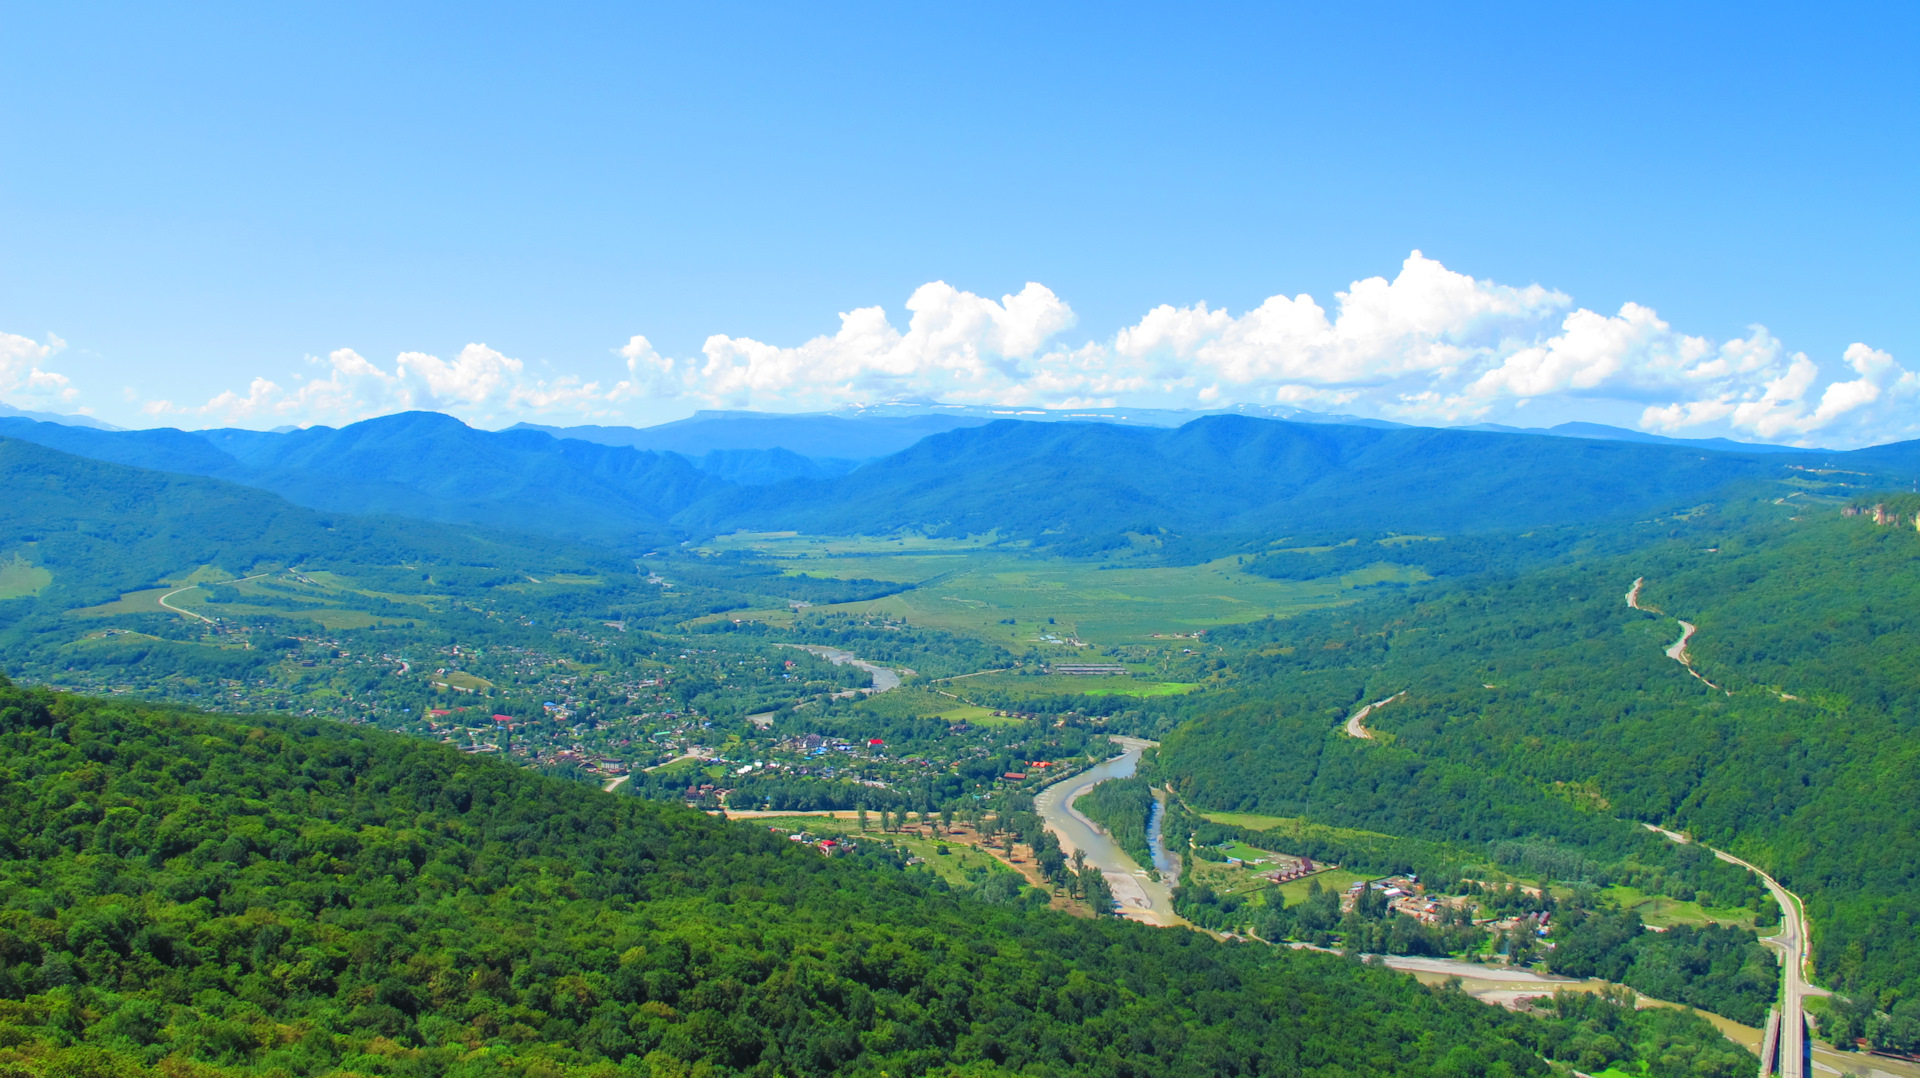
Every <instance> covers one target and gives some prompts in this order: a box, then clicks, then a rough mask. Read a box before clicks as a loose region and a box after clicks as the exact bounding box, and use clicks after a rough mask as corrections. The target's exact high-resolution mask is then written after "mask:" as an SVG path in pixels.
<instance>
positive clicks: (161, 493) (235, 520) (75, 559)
mask: <svg viewBox="0 0 1920 1078" xmlns="http://www.w3.org/2000/svg"><path fill="white" fill-rule="evenodd" d="M0 490H4V491H5V492H6V497H5V498H4V499H0V556H5V557H14V558H19V559H22V560H24V561H25V562H28V563H30V564H31V565H32V566H33V567H35V568H38V569H42V570H45V571H46V572H47V573H49V574H51V579H50V580H49V581H48V582H47V584H46V585H45V586H44V587H43V588H41V589H39V590H38V591H36V592H34V593H33V598H34V599H36V600H38V601H39V602H38V605H39V606H41V607H42V608H45V609H51V610H61V609H67V608H70V607H75V606H86V605H89V604H93V603H102V602H108V601H111V600H113V599H116V598H118V597H119V596H120V594H121V593H122V592H125V591H130V590H134V589H138V588H144V587H152V586H154V585H156V584H159V583H161V582H162V581H163V580H164V579H166V578H168V577H169V575H170V574H174V573H181V572H191V571H192V570H193V569H195V568H197V567H199V566H220V567H223V568H224V569H226V570H227V571H229V572H231V573H233V574H235V575H240V574H243V573H244V572H246V571H247V570H249V569H251V568H252V567H253V566H254V565H256V564H260V563H269V564H272V565H276V566H280V565H302V564H306V565H310V566H313V567H315V568H319V567H323V566H325V565H329V564H340V563H355V564H379V565H398V564H401V563H406V562H428V563H435V564H456V565H457V564H467V565H505V566H509V567H512V566H518V565H541V566H546V565H551V564H554V562H555V560H556V559H558V560H559V561H560V562H562V563H564V564H569V565H572V566H576V567H598V568H605V567H609V566H618V567H620V568H622V569H625V568H626V567H627V566H626V564H625V563H624V562H623V561H622V560H621V559H619V558H617V557H614V556H613V555H609V554H607V553H605V552H603V551H600V550H596V549H591V548H584V547H572V546H568V545H567V544H565V543H562V542H558V541H555V540H550V539H542V538H539V537H530V536H521V535H514V536H507V535H502V534H498V533H494V534H488V533H485V532H480V531H474V530H460V529H449V528H444V527H437V526H434V525H431V524H426V523H422V522H420V521H417V520H408V519H403V518H365V517H355V516H350V515H346V514H337V513H322V512H316V511H315V510H312V509H306V508H302V507H301V506H298V505H294V504H291V503H289V502H288V501H286V500H285V499H283V498H280V497H278V496H276V495H274V494H270V493H267V492H266V491H262V490H255V489H252V488H250V487H245V486H240V485H237V484H234V483H227V482H221V481H219V480H213V479H201V478H196V477H193V476H185V475H176V474H169V473H166V472H158V471H147V470H144V469H139V468H129V467H122V466H120V465H116V464H109V463H105V462H102V461H97V460H88V459H85V458H83V457H78V456H73V455H70V454H67V453H60V452H55V451H53V450H50V449H47V448H44V447H42V446H38V445H33V444H30V443H27V442H20V441H14V440H12V439H4V438H0ZM13 598H14V599H15V602H14V603H12V604H8V605H9V606H11V607H12V608H13V609H12V613H13V614H14V616H18V615H19V614H20V613H21V607H20V605H19V600H20V599H21V598H24V597H23V596H19V595H16V596H14V597H13Z"/></svg>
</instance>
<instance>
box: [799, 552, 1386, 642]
mask: <svg viewBox="0 0 1920 1078" xmlns="http://www.w3.org/2000/svg"><path fill="white" fill-rule="evenodd" d="M884 560H885V559H874V561H875V563H876V571H874V572H872V573H871V574H870V575H872V576H875V577H878V578H883V579H897V578H898V577H897V576H894V575H892V574H888V573H887V572H885V571H884V570H881V569H880V568H879V564H880V563H882V562H884ZM1406 573H1407V570H1404V569H1399V570H1390V569H1386V568H1379V569H1369V570H1365V571H1363V572H1359V573H1354V574H1351V575H1350V576H1347V577H1343V578H1338V579H1328V580H1315V581H1305V582H1300V581H1281V580H1269V579H1266V578H1265V577H1257V576H1251V575H1249V574H1247V573H1243V572H1241V571H1240V569H1239V567H1238V565H1237V564H1235V561H1234V560H1233V559H1222V560H1220V561H1215V562H1209V563H1206V564H1203V565H1187V566H1173V567H1155V568H1131V567H1121V568H1111V567H1106V566H1103V565H1100V564H1098V563H1090V562H1069V561H1043V560H1037V559H1015V558H1009V557H1007V556H1004V555H997V556H986V557H983V558H981V559H979V560H978V562H977V563H976V564H972V565H969V566H967V567H965V568H960V569H956V570H955V571H953V572H951V573H948V574H946V575H944V576H939V577H935V578H932V579H930V580H929V581H928V582H927V583H925V584H924V585H923V586H921V587H919V588H917V589H915V590H913V591H910V592H904V593H902V594H899V595H890V596H887V597H886V598H884V599H875V600H872V601H870V602H866V603H850V604H847V605H846V606H845V607H841V608H830V609H846V610H850V611H863V612H865V611H870V612H874V613H885V614H891V615H893V616H896V617H901V618H905V619H906V620H907V621H909V622H912V623H913V624H916V625H926V626H930V627H933V628H938V629H946V630H948V631H950V632H962V633H967V634H969V635H972V636H975V637H979V638H982V639H988V640H996V641H1001V642H1005V643H1008V644H1012V645H1016V646H1026V645H1032V644H1038V645H1043V646H1044V645H1054V646H1057V647H1060V648H1062V649H1063V650H1064V649H1067V648H1071V647H1073V646H1074V645H1075V644H1085V645H1092V646H1101V645H1111V644H1122V643H1144V642H1146V641H1150V640H1154V639H1165V638H1167V637H1170V636H1174V635H1180V634H1190V633H1193V632H1195V631H1199V630H1205V629H1210V628H1214V627H1216V626H1220V625H1231V624H1237V623H1240V622H1246V621H1254V620H1257V619H1259V618H1263V617H1266V616H1267V615H1269V614H1274V615H1284V614H1292V613H1297V612H1299V611H1302V610H1310V609H1313V608H1316V607H1322V606H1328V605H1332V604H1334V603H1338V602H1341V601H1344V599H1345V598H1346V596H1347V593H1348V592H1350V591H1351V590H1352V588H1354V587H1356V586H1360V585H1366V584H1374V583H1379V582H1382V581H1389V580H1396V579H1399V578H1400V577H1401V576H1404V575H1405V574H1406ZM1396 574H1398V575H1396ZM1406 579H1407V580H1408V581H1411V579H1412V578H1411V577H1406Z"/></svg>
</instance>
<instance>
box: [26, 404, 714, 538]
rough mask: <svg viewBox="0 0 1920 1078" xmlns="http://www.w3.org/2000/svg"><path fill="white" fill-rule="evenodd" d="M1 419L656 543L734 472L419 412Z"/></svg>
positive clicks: (436, 516) (183, 467) (494, 522)
mask: <svg viewBox="0 0 1920 1078" xmlns="http://www.w3.org/2000/svg"><path fill="white" fill-rule="evenodd" d="M0 433H5V434H8V435H11V436H13V437H18V438H22V439H25V440H28V441H34V442H39V443H41V444H43V445H47V446H50V447H52V448H56V449H60V450H62V451H65V452H69V453H75V454H78V455H81V456H88V457H92V458H94V459H96V460H105V461H111V462H114V463H118V464H128V465H133V466H135V467H142V468H151V469H155V470H159V471H171V472H183V473H186V474H190V475H201V476H209V477H213V478H220V479H227V480H230V481H232V482H237V483H244V484H246V485H249V486H254V487H260V488H262V489H265V490H270V491H273V492H274V493H276V494H279V495H281V496H282V497H284V498H286V499H288V500H289V501H292V502H294V503H296V504H299V505H303V506H306V507H308V508H311V509H320V510H324V511H328V512H336V513H357V514H390V515H396V516H407V517H413V518H416V519H423V520H435V521H446V522H457V523H466V524H483V525H489V526H493V527H504V528H512V529H514V530H517V531H525V532H538V533H542V534H546V535H556V536H563V537H568V538H585V539H592V540H594V541H597V542H603V543H612V544H615V545H619V546H622V547H626V548H637V549H640V550H644V549H646V548H648V547H650V546H652V545H655V544H657V543H659V542H662V541H664V540H665V538H666V536H667V533H668V531H669V528H668V525H667V523H666V521H667V519H668V518H669V517H671V516H672V515H673V514H674V513H675V512H677V511H679V510H680V509H682V508H684V507H685V506H687V505H689V504H691V503H692V502H693V501H694V500H695V499H696V498H698V497H700V496H702V495H703V494H706V493H709V492H711V491H713V490H716V489H722V488H725V487H727V486H728V483H727V481H726V480H723V479H719V478H716V477H714V476H712V475H709V474H708V473H706V472H703V471H701V470H700V469H699V468H697V467H695V466H694V464H693V463H692V462H690V461H688V460H687V459H685V458H684V457H681V456H678V455H676V454H672V453H647V452H640V451H637V450H633V449H626V448H619V447H612V446H602V445H595V444H592V443H589V442H581V441H565V440H560V439H555V438H552V437H550V436H548V435H546V434H543V433H540V432H537V431H514V432H499V433H496V432H491V431H481V430H475V429H473V428H471V427H468V426H467V425H466V424H464V423H461V422H460V421H459V420H457V419H454V418H452V417H451V416H445V415H440V414H439V413H435V412H406V413H401V414H398V415H392V416H384V417H382V418H380V419H372V420H367V421H366V422H363V423H355V424H353V425H352V426H349V427H345V428H341V429H338V430H336V429H333V428H331V427H313V428H309V429H307V430H301V431H290V432H286V433H263V432H258V431H244V430H216V431H205V432H200V433H195V434H188V433H186V432H183V431H175V430H149V431H95V430H84V429H80V428H74V427H62V426H59V425H57V424H51V423H30V422H28V421H25V420H0Z"/></svg>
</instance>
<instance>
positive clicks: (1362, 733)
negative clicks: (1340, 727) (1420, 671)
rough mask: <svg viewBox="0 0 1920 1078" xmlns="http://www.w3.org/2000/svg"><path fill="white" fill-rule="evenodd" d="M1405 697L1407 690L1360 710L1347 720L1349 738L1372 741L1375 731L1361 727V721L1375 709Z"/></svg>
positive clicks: (1376, 701)
mask: <svg viewBox="0 0 1920 1078" xmlns="http://www.w3.org/2000/svg"><path fill="white" fill-rule="evenodd" d="M1405 695H1407V690H1405V689H1401V690H1400V691H1399V692H1397V693H1394V694H1393V695H1392V696H1389V697H1387V698H1386V699H1385V700H1375V701H1374V702H1373V703H1371V704H1368V705H1367V706H1366V707H1363V708H1361V709H1360V710H1358V711H1356V712H1354V713H1353V715H1352V716H1350V717H1349V718H1348V719H1347V736H1348V737H1364V738H1368V739H1369V740H1371V739H1372V737H1373V731H1372V730H1369V729H1367V728H1366V727H1364V726H1362V725H1360V722H1361V720H1363V719H1365V718H1366V717H1367V716H1368V715H1369V714H1371V713H1372V712H1373V709H1374V708H1376V707H1385V706H1387V705H1388V704H1391V703H1393V702H1394V701H1395V700H1398V699H1400V698H1401V697H1402V696H1405Z"/></svg>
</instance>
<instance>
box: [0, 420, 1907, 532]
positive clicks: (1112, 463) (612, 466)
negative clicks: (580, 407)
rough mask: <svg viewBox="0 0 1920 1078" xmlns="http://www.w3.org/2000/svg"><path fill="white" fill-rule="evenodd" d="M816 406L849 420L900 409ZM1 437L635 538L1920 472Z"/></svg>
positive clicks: (1857, 463)
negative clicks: (1804, 473)
mask: <svg viewBox="0 0 1920 1078" xmlns="http://www.w3.org/2000/svg"><path fill="white" fill-rule="evenodd" d="M801 418H808V417H801ZM882 418H884V419H887V420H888V421H891V420H893V419H895V418H901V417H882ZM905 418H912V417H905ZM933 418H942V417H937V416H936V417H933ZM945 418H952V417H945ZM809 421H810V422H813V421H817V422H819V423H824V424H830V425H832V424H837V425H838V427H837V429H863V428H865V427H866V426H867V425H868V424H869V423H870V422H879V421H878V420H872V421H869V420H860V421H857V422H856V421H854V420H849V419H844V418H837V417H832V416H828V417H811V419H809ZM742 422H752V423H757V424H763V425H765V424H769V423H770V421H768V420H764V419H755V420H751V421H747V420H743V421H742ZM0 434H9V435H13V436H15V437H19V438H22V439H27V440H31V441H35V442H39V443H41V444H44V445H48V446H50V447H53V448H57V449H61V450H63V451H66V452H72V453H77V454H80V455H84V456H88V457H92V458H95V459H99V460H109V461H113V462H116V463H122V464H129V465H133V466H136V467H145V468H153V469H158V470H163V471H173V472H180V473H185V474H190V475H202V476H209V477H214V478H221V479H227V480H231V481H234V482H239V483H245V484H247V485H250V486H256V487H260V488H263V489H266V490H270V491H273V492H275V493H278V494H280V495H282V496H284V497H285V498H287V499H288V500H290V501H292V502H295V503H297V504H300V505H304V506H308V507H310V508H315V509H321V510H327V511H333V512H351V513H372V514H393V515H401V516H409V517H414V518H418V519H424V520H435V521H443V522H456V523H474V524H483V525H488V526H494V527H502V528H509V529H514V530H519V531H532V532H539V533H543V534H547V535H554V536H561V537H569V538H577V539H586V540H591V541H595V542H600V543H611V544H614V545H616V546H620V547H625V548H632V547H646V548H651V547H652V546H655V545H657V544H659V543H660V542H663V541H666V540H668V539H669V538H685V537H687V536H689V535H697V534H700V533H710V532H715V531H732V530H737V529H743V528H744V529H750V530H784V529H791V530H798V531H808V532H816V533H837V534H846V533H872V532H887V531H893V530H898V529H902V528H914V529H924V530H930V531H935V532H939V533H942V534H985V533H989V532H997V533H998V534H1000V535H1001V536H1003V537H1008V538H1022V539H1029V540H1033V541H1036V542H1040V543H1042V544H1045V545H1051V546H1054V547H1056V548H1058V549H1062V550H1082V551H1086V550H1093V549H1101V548H1103V547H1105V546H1111V545H1114V544H1116V543H1121V542H1124V541H1125V540H1124V535H1125V533H1127V532H1130V531H1132V532H1170V533H1175V534H1179V535H1184V536H1194V535H1201V534H1211V535H1223V534H1230V535H1245V536H1256V535H1268V536H1275V535H1280V534H1290V533H1296V534H1297V533H1302V532H1327V531H1331V530H1340V529H1347V530H1349V531H1356V532H1369V533H1372V532H1381V531H1402V532H1411V531H1435V532H1442V533H1462V532H1470V531H1471V532H1488V531H1502V530H1524V529H1526V528H1530V527H1536V526H1541V525H1549V524H1559V523H1574V522H1580V521H1586V520H1598V519H1618V518H1635V517H1643V516H1646V515H1648V514H1652V513H1655V512H1658V511H1664V510H1667V509H1671V508H1673V507H1676V506H1685V505H1688V504H1697V503H1699V502H1704V501H1708V500H1711V499H1712V498H1713V497H1714V495H1715V492H1717V491H1721V490H1723V489H1724V488H1726V487H1727V486H1728V485H1729V484H1731V483H1736V482H1741V481H1756V480H1769V479H1782V478H1787V477H1790V476H1792V475H1794V474H1796V473H1794V472H1793V471H1792V469H1794V468H1838V469H1842V470H1852V471H1858V472H1860V473H1862V474H1872V475H1874V476H1875V477H1876V481H1878V482H1882V483H1884V484H1886V485H1894V484H1901V485H1904V484H1905V483H1906V482H1907V481H1908V480H1910V479H1911V478H1912V477H1913V476H1915V475H1917V474H1920V443H1900V444H1896V445H1888V446H1879V447H1875V448H1873V449H1869V450H1860V451H1856V452H1854V453H1832V452H1828V451H1824V450H1810V451H1806V452H1804V453H1800V454H1786V453H1764V454H1762V453H1733V452H1707V451H1703V450H1702V449H1701V448H1699V447H1695V446H1690V445H1676V444H1664V443H1641V442H1633V441H1625V440H1619V439H1579V438H1570V437H1565V436H1548V435H1537V434H1509V433H1501V432H1480V431H1466V430H1446V429H1435V428H1423V427H1363V426H1353V425H1346V424H1333V423H1321V422H1314V423H1297V422H1289V421H1283V420H1276V419H1269V418H1260V417H1252V416H1244V415H1213V416H1207V417H1204V418H1201V419H1197V420H1194V421H1192V422H1189V423H1186V424H1185V425H1183V426H1180V427H1174V428H1164V427H1154V426H1150V425H1120V424H1109V423H1094V422H1071V423H1069V422H1045V423H1040V422H1023V421H1016V420H1005V419H1003V420H998V421H995V422H993V423H989V424H987V425H985V426H974V427H964V428H956V429H952V430H948V431H945V432H942V433H937V434H934V435H931V436H928V437H925V438H921V439H920V440H918V441H916V442H915V443H914V444H912V445H911V446H909V447H907V448H906V449H904V450H901V451H899V452H897V453H893V454H891V455H888V456H884V457H881V458H879V459H876V460H872V461H869V462H867V463H865V464H864V465H860V466H858V469H857V471H855V470H854V469H855V467H856V462H855V461H854V460H853V459H851V458H847V457H843V458H839V459H831V460H822V459H818V458H809V457H807V456H806V455H804V454H800V453H798V452H795V451H793V450H790V449H781V448H757V449H735V450H709V451H708V452H706V453H703V454H701V455H700V456H698V457H696V458H690V457H688V456H687V455H684V454H683V453H682V452H681V451H679V450H673V451H656V450H645V449H636V448H634V447H632V446H615V445H605V444H600V443H595V442H588V441H582V440H579V439H576V438H555V437H553V436H552V435H550V434H548V433H546V432H544V431H539V430H534V429H528V428H520V429H514V430H508V431H499V432H493V431H483V430H476V429H474V428H472V427H468V426H467V425H465V424H464V423H462V422H460V421H459V420H457V419H454V418H452V417H450V416H445V415H440V414H437V413H431V412H408V413H402V414H399V415H392V416H384V417H381V418H379V419H373V420H368V421H365V422H362V423H355V424H352V425H350V426H347V427H343V428H339V429H334V428H330V427H314V428H309V429H307V430H299V431H291V432H286V433H260V432H254V431H239V430H215V431H206V432H201V433H188V432H183V431H176V430H149V431H99V430H89V429H85V428H78V427H68V426H61V425H56V424H50V423H35V422H31V421H28V420H23V419H0Z"/></svg>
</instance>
